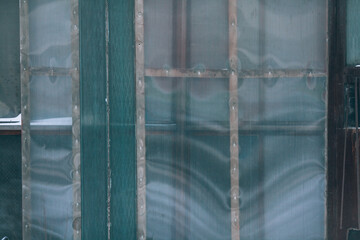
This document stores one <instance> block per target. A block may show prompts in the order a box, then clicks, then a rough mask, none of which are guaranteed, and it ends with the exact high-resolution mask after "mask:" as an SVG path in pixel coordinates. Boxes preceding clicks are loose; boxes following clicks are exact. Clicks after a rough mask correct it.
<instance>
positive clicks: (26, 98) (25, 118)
mask: <svg viewBox="0 0 360 240" xmlns="http://www.w3.org/2000/svg"><path fill="white" fill-rule="evenodd" d="M19 4H20V68H21V69H20V74H21V76H20V77H21V112H22V114H21V118H22V126H21V133H22V135H21V140H22V147H21V152H22V161H21V162H22V213H23V214H22V226H23V227H22V230H23V232H22V234H23V239H24V240H27V239H31V188H30V171H31V170H30V169H31V162H30V71H29V68H30V66H29V13H28V11H29V10H28V0H20V1H19Z"/></svg>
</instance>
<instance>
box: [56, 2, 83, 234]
mask: <svg viewBox="0 0 360 240" xmlns="http://www.w3.org/2000/svg"><path fill="white" fill-rule="evenodd" d="M71 29H72V31H71V60H72V61H71V62H72V69H67V70H64V73H70V74H71V78H72V164H73V171H74V173H75V174H74V176H73V224H72V227H73V239H74V240H81V176H80V168H81V160H80V159H81V158H80V73H79V67H80V66H79V64H80V60H79V54H80V50H79V0H71ZM59 70H60V69H59ZM52 73H53V70H52V69H50V75H51V74H52ZM56 73H57V72H56ZM59 74H61V71H59Z"/></svg>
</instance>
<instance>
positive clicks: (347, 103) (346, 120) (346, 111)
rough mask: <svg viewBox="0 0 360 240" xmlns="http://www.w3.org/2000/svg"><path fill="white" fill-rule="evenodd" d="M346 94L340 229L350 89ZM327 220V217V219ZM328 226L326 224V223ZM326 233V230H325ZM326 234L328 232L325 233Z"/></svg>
mask: <svg viewBox="0 0 360 240" xmlns="http://www.w3.org/2000/svg"><path fill="white" fill-rule="evenodd" d="M345 94H346V105H345V129H344V130H345V131H344V155H343V156H344V157H343V169H342V181H341V199H340V201H341V204H340V224H339V225H340V226H339V227H340V229H342V228H343V214H344V190H345V174H346V171H345V168H346V148H347V146H346V145H347V131H348V118H349V95H348V91H346V92H345ZM325 220H326V219H325ZM325 226H326V225H325ZM325 233H326V232H325ZM325 235H326V234H325Z"/></svg>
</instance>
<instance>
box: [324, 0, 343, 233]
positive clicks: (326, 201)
mask: <svg viewBox="0 0 360 240" xmlns="http://www.w3.org/2000/svg"><path fill="white" fill-rule="evenodd" d="M330 1H331V0H327V1H326V3H325V4H326V9H325V11H326V12H325V18H326V19H325V25H326V26H325V29H326V40H325V41H326V44H325V47H326V49H325V73H326V90H325V91H326V96H325V133H324V138H325V149H324V152H325V159H324V161H325V177H326V180H327V179H328V150H327V149H328V121H329V120H328V119H329V118H328V111H329V107H328V95H329V64H330V61H329V46H330V45H329V38H330V34H329V30H330V28H329V4H330ZM347 114H348V113H347ZM346 118H348V116H346ZM347 121H348V120H347V119H346V128H347ZM346 134H347V129H345V147H344V151H345V153H344V162H345V157H346ZM344 170H345V165H344ZM343 178H344V180H343V183H344V181H345V171H344V176H343ZM325 184H326V186H325V191H326V192H329V186H328V181H325ZM342 187H343V188H344V185H343V186H342ZM342 191H344V189H342ZM342 194H344V192H342ZM325 196H326V194H325ZM341 204H343V199H342V200H341ZM327 209H328V197H325V209H324V213H325V214H324V223H325V225H324V231H325V232H324V239H328V236H327V233H328V231H327V227H328V221H327V216H328V215H327ZM342 214H343V206H341V220H340V221H341V223H340V229H342V225H343V223H342Z"/></svg>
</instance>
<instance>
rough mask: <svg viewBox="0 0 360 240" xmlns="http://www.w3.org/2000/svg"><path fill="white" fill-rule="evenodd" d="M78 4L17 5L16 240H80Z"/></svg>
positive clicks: (28, 0)
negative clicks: (19, 228) (19, 216)
mask: <svg viewBox="0 0 360 240" xmlns="http://www.w3.org/2000/svg"><path fill="white" fill-rule="evenodd" d="M77 6H78V3H77V0H47V1H43V0H24V1H20V51H21V55H20V56H21V58H20V62H21V98H22V101H21V102H22V182H23V188H22V189H23V192H22V195H23V221H22V222H23V239H25V240H26V239H81V234H80V222H81V220H80V212H81V211H80V206H81V202H80V196H81V195H80V139H79V137H80V134H79V132H80V124H79V119H80V116H79V115H80V112H79V110H80V106H79V73H78V68H79V60H78V58H79V49H78V48H79V47H78V46H79V43H78V41H79V38H78V7H77Z"/></svg>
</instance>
